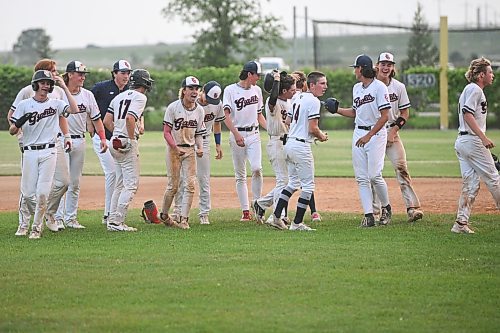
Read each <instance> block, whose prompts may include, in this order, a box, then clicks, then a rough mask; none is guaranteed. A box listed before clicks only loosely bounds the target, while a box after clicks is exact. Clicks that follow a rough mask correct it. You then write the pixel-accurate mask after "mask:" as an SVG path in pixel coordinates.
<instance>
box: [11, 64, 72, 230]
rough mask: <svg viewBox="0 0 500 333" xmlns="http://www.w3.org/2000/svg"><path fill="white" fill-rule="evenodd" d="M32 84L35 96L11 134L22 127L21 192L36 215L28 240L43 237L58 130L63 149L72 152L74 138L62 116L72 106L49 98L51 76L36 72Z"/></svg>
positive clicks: (20, 108)
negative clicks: (60, 134) (62, 136)
mask: <svg viewBox="0 0 500 333" xmlns="http://www.w3.org/2000/svg"><path fill="white" fill-rule="evenodd" d="M31 84H32V88H33V90H34V92H35V95H34V96H33V98H28V99H25V100H23V101H21V102H19V104H18V105H17V107H16V109H15V111H14V113H13V114H12V117H11V123H12V124H11V125H10V128H9V133H10V134H11V135H15V134H17V133H18V132H19V129H20V128H22V130H23V154H24V155H23V164H22V177H21V191H22V195H23V197H24V198H26V202H27V205H28V209H29V211H30V213H31V214H33V215H34V218H33V225H32V227H31V233H30V236H29V238H30V239H38V238H40V237H41V235H42V227H43V218H44V214H45V210H46V209H47V198H48V196H49V192H50V190H51V187H52V182H53V178H54V172H55V168H56V160H57V153H56V148H55V147H56V135H57V133H58V132H59V130H62V131H63V133H64V147H65V149H66V150H68V151H69V150H71V138H70V136H69V133H68V127H67V124H65V122H66V119H64V117H63V114H64V113H65V112H68V109H69V105H68V104H67V103H66V102H64V101H62V100H59V99H51V98H49V97H48V94H49V93H50V92H52V91H53V89H54V85H55V80H54V78H53V77H52V73H51V72H50V71H48V70H38V71H36V72H35V74H33V78H32V80H31ZM66 89H67V88H66ZM73 102H74V101H73ZM27 230H28V226H26V231H23V230H21V229H19V230H18V232H19V233H16V234H19V235H21V234H22V233H24V235H26V234H27Z"/></svg>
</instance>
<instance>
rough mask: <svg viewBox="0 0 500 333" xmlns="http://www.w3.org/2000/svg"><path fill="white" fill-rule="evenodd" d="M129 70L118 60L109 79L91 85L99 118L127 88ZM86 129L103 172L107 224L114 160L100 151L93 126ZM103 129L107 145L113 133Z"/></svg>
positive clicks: (113, 179) (108, 153)
mask: <svg viewBox="0 0 500 333" xmlns="http://www.w3.org/2000/svg"><path fill="white" fill-rule="evenodd" d="M131 71H132V67H131V66H130V63H129V62H128V61H127V60H118V61H117V62H115V63H114V64H113V70H112V71H111V76H112V78H111V80H106V81H101V82H97V83H96V84H95V85H94V86H93V87H92V89H91V91H92V93H93V94H94V97H95V100H96V102H97V106H98V107H99V110H100V112H101V119H104V116H106V113H107V112H108V107H109V104H110V103H111V100H112V99H113V98H115V97H116V96H118V94H120V93H122V92H124V91H125V90H127V89H128V82H129V78H130V72H131ZM141 119H144V118H141ZM88 130H89V132H90V135H91V137H92V143H93V146H94V152H95V153H96V155H97V157H98V158H99V162H100V163H101V168H102V171H103V173H104V180H105V186H104V189H105V191H104V193H105V204H104V215H103V218H102V223H103V224H106V225H107V220H108V216H109V207H110V206H111V197H112V196H113V191H114V189H115V180H116V173H115V161H114V160H113V156H111V150H107V151H105V152H104V153H100V150H101V148H100V147H101V139H100V138H99V136H96V135H94V133H95V129H94V127H93V126H88ZM104 130H105V134H106V143H107V145H108V147H109V145H110V140H111V136H112V134H113V133H112V132H110V131H109V130H108V129H107V128H104Z"/></svg>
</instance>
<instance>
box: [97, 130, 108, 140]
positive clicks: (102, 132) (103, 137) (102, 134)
mask: <svg viewBox="0 0 500 333" xmlns="http://www.w3.org/2000/svg"><path fill="white" fill-rule="evenodd" d="M97 135H99V139H101V140H106V135H105V134H104V131H98V132H97Z"/></svg>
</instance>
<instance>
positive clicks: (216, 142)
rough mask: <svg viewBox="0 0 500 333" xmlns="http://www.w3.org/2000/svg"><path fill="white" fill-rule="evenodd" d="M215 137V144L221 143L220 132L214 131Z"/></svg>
mask: <svg viewBox="0 0 500 333" xmlns="http://www.w3.org/2000/svg"><path fill="white" fill-rule="evenodd" d="M214 138H215V144H216V145H220V138H221V136H220V133H214Z"/></svg>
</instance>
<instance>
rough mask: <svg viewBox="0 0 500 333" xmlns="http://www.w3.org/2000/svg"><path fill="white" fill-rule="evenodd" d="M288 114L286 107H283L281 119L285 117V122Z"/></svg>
mask: <svg viewBox="0 0 500 333" xmlns="http://www.w3.org/2000/svg"><path fill="white" fill-rule="evenodd" d="M286 116H287V112H286V109H281V119H283V122H285V120H286Z"/></svg>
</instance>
